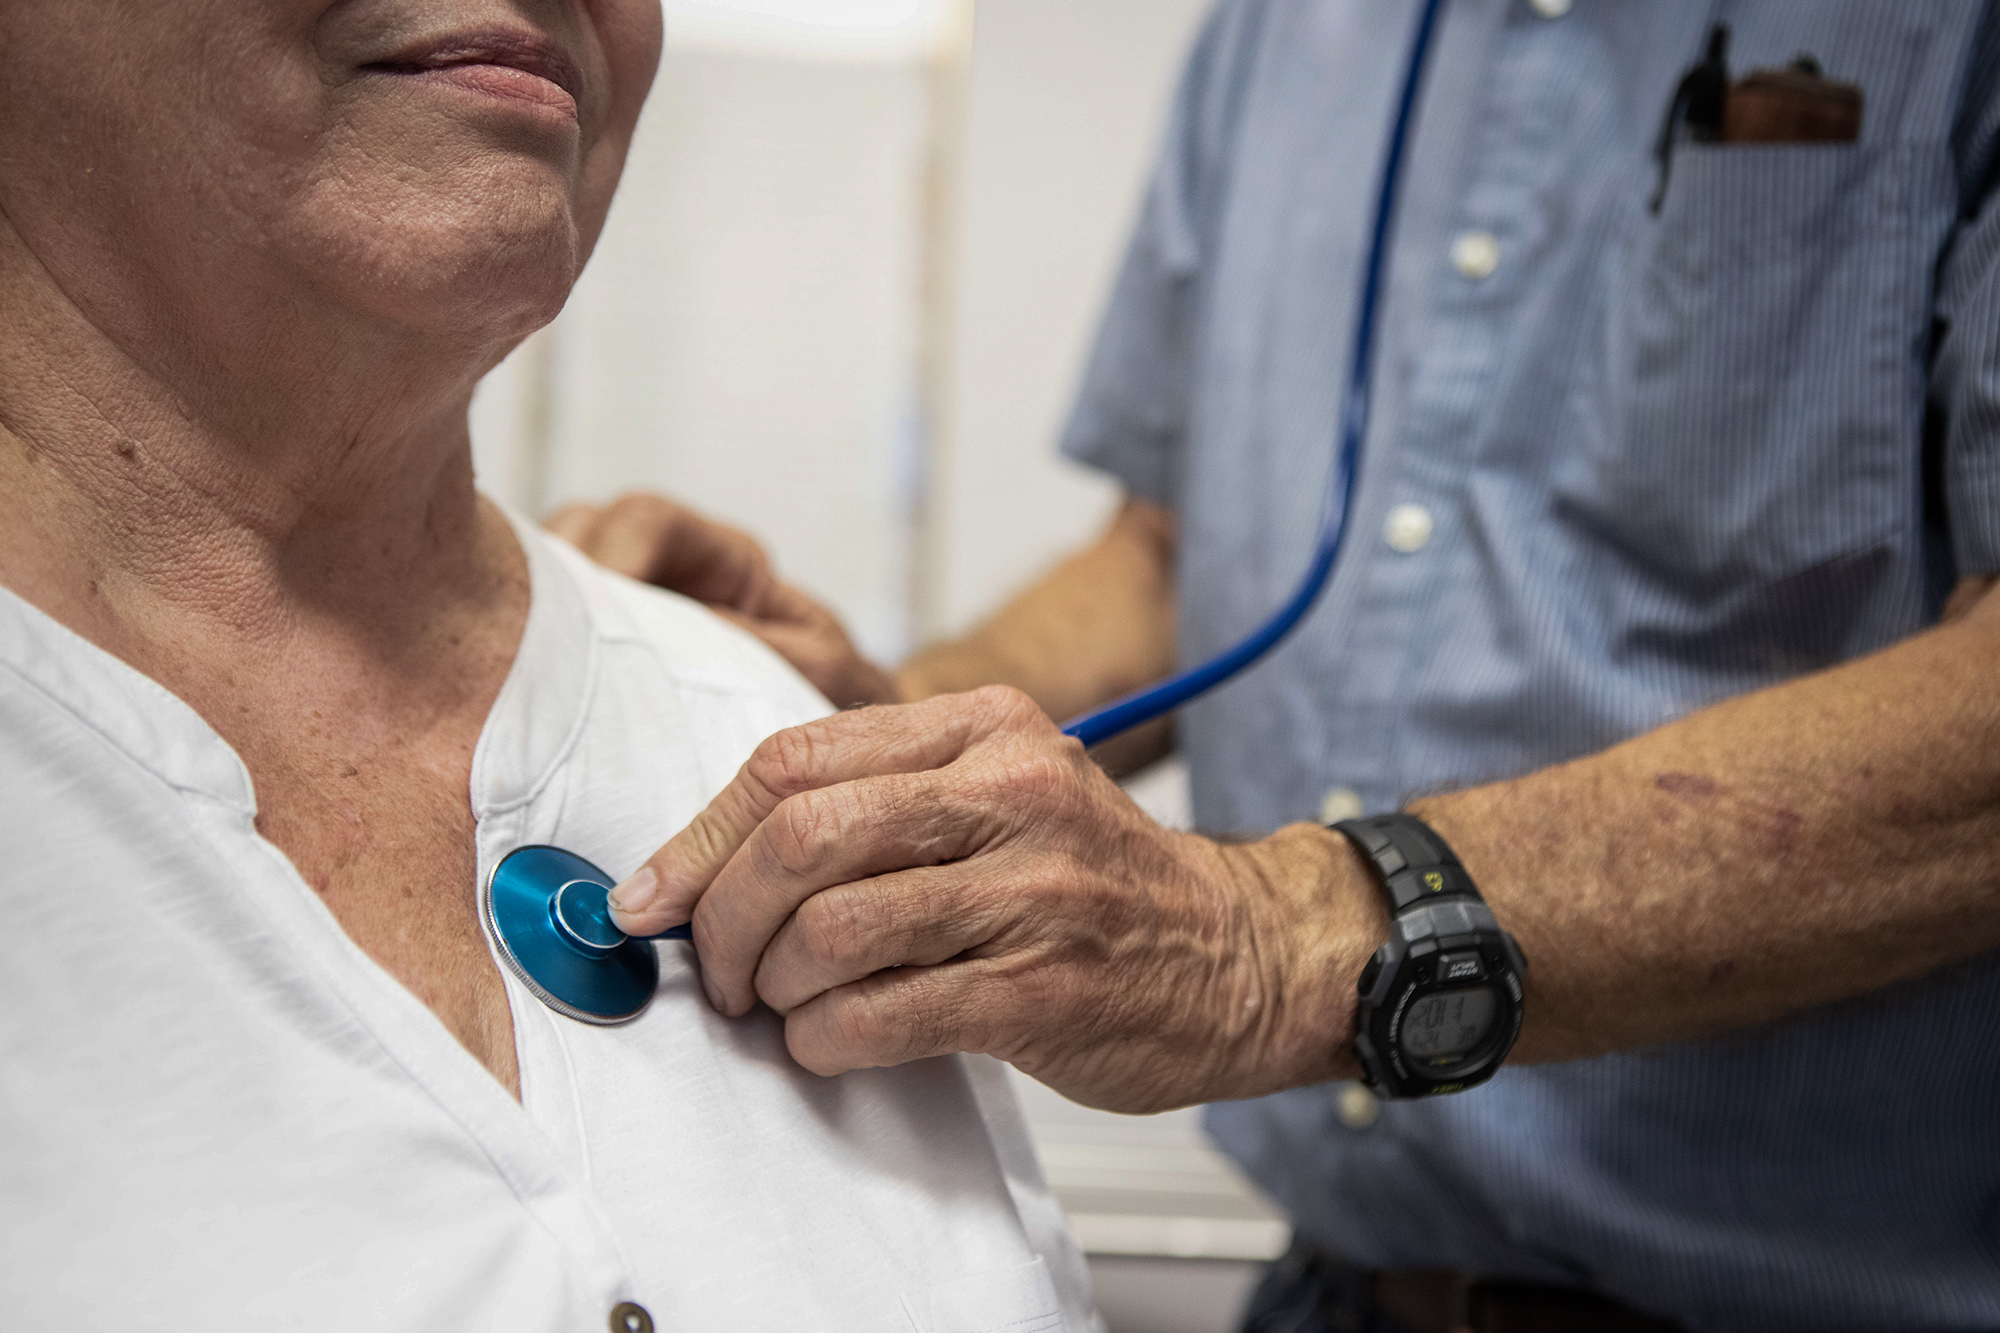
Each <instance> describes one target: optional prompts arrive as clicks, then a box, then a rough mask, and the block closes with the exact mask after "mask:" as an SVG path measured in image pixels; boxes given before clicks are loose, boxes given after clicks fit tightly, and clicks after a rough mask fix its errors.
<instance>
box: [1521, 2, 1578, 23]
mask: <svg viewBox="0 0 2000 1333" xmlns="http://www.w3.org/2000/svg"><path fill="white" fill-rule="evenodd" d="M1572 3H1574V0H1528V8H1530V9H1532V10H1534V11H1535V12H1536V13H1537V14H1540V15H1541V16H1542V17H1543V18H1545V19H1559V18H1561V17H1562V16H1563V15H1565V14H1567V13H1569V7H1570V5H1571V4H1572Z"/></svg>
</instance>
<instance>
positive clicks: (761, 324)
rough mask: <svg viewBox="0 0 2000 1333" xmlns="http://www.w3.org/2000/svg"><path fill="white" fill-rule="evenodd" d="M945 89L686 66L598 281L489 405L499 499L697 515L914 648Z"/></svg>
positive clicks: (873, 628)
mask: <svg viewBox="0 0 2000 1333" xmlns="http://www.w3.org/2000/svg"><path fill="white" fill-rule="evenodd" d="M925 88H926V82H925V79H924V75H923V71H922V67H921V66H920V65H918V64H915V63H912V62H908V61H903V62H891V63H884V62H859V61H842V62H830V61H808V60H799V59H772V58H768V57H760V56H757V55H754V54H740V53H735V52H729V51H718V50H713V49H708V48H700V49H694V50H687V49H680V48H670V49H669V51H668V52H667V55H666V57H665V59H664V61H663V63H662V66H661V70H660V76H659V81H658V83H657V84H656V85H655V88H654V92H653V95H652V98H651V100H650V101H649V102H648V104H647V108H646V111H645V115H644V117H643V119H642V120H641V122H640V126H639V132H638V135H637V137H636V139H635V142H634V145H633V151H632V155H631V159H630V162H629V164H628V166H627V168H626V173H625V180H624V182H623V184H622V186H621V187H620V190H619V195H618V199H617V202H616V204H615V206H614V208H613V210H612V214H611V218H610V220H609V222H608V223H607V225H606V229H605V234H604V237H603V239H602V241H601V242H600V243H599V246H598V250H597V254H596V255H595V257H594V258H593V259H592V261H591V264H590V267H589V268H588V270H586V272H585V274H584V277H583V280H582V281H581V282H580V283H579V284H578V286H577V289H576V292H575V293H574V295H573V296H572V297H571V299H570V303H569V305H568V307H567V308H566V309H565V310H564V312H563V314H562V316H561V318H560V319H558V320H557V321H556V323H555V325H553V326H552V327H551V328H550V329H549V330H548V331H546V333H545V334H543V335H541V344H540V345H539V346H538V345H537V344H535V343H530V344H529V345H528V346H526V347H524V348H523V349H522V351H521V352H517V353H516V355H515V357H514V358H512V359H511V360H510V364H509V365H508V366H507V367H506V368H505V371H506V373H505V374H503V375H501V376H499V377H497V378H496V379H494V380H493V381H492V382H491V383H489V384H488V385H487V386H485V388H484V389H483V390H482V401H481V403H480V404H479V407H480V412H479V414H478V415H477V416H476V417H475V432H476V438H477V439H478V440H479V442H480V444H481V446H482V453H481V456H480V463H481V466H482V470H483V472H484V473H485V474H486V475H487V476H488V477H489V478H490V483H491V484H493V485H494V486H495V488H496V489H498V490H500V491H501V492H502V493H503V494H504V495H505V496H506V497H507V498H508V499H510V500H512V501H513V502H514V503H516V504H517V505H519V506H521V507H523V508H526V509H528V510H530V511H533V512H537V513H539V512H544V511H546V509H548V508H550V507H552V506H554V505H555V504H558V503H561V502H563V501H566V500H570V499H602V498H606V497H608V496H611V495H615V494H617V493H619V492H621V491H624V490H628V489H631V488H634V487H643V488H649V489H654V490H659V491H663V492H666V493H669V494H673V495H677V496H680V497H683V498H684V499H686V500H688V501H689V502H691V503H693V504H695V505H697V506H698V507H700V508H702V509H705V510H707V511H709V512H711V513H713V514H715V515H717V516H718V517H720V518H723V519H725V520H726V521H728V522H731V523H734V524H736V525H738V526H740V527H743V528H746V529H748V530H750V531H751V532H753V533H755V534H756V535H757V536H758V537H760V538H761V539H762V540H763V541H764V542H765V544H766V545H767V546H768V547H769V548H770V549H771V550H772V552H773V554H774V556H775V557H776V559H777V560H778V563H779V566H780V568H782V569H784V570H786V571H787V572H788V574H789V575H790V576H791V577H792V578H794V579H795V580H797V581H798V582H800V583H801V584H803V585H804V586H806V587H807V588H808V589H809V590H810V591H812V592H814V593H817V594H819V595H820V596H821V597H823V598H824V599H826V600H828V601H829V602H831V603H832V604H833V605H835V606H836V607H837V608H838V609H839V610H840V611H841V612H842V613H843V614H844V615H845V616H846V617H847V619H848V621H849V623H850V625H851V626H852V627H853V628H854V629H855V631H856V632H857V635H858V637H859V639H860V641H861V642H862V643H863V645H864V646H865V647H867V648H868V649H870V650H872V651H874V652H876V653H879V654H884V655H895V654H897V653H900V652H901V651H903V650H904V648H905V646H906V644H907V639H908V610H909V608H908V596H907V592H906V584H907V576H906V573H905V567H906V562H907V560H908V556H909V530H910V522H911V520H910V515H909V506H910V503H911V496H910V494H909V488H908V484H907V476H908V474H909V472H910V460H909V458H908V454H909V452H910V450H911V448H912V447H913V445H914V441H913V438H912V436H911V433H910V431H911V412H912V404H913V397H914V392H915V384H914V378H913V377H914V369H913V367H914V364H915V347H916V337H917V329H916V306H915V296H914V293H915V284H916V277H915V266H916V262H917V256H918V253H919V242H920V236H919V214H918V211H917V208H916V202H917V200H918V198H919V192H920V183H921V175H920V167H921V164H922V161H923V152H924V148H925V140H924V133H925V116H926V95H925ZM538 354H539V355H541V356H543V357H545V358H546V359H547V362H548V366H547V369H548V372H549V373H548V377H547V379H546V380H544V381H543V384H544V388H545V393H546V398H547V403H546V409H545V412H546V419H547V430H548V438H547V450H546V456H545V457H544V458H543V459H541V460H540V461H539V462H533V463H530V462H524V461H523V460H524V459H525V458H528V457H529V456H530V452H529V451H528V450H527V449H526V440H525V435H526V433H527V428H526V427H525V426H524V424H523V423H524V421H525V420H526V411H527V408H528V407H529V405H530V404H529V403H528V402H527V401H524V400H526V399H531V398H532V396H533V387H534V384H535V382H536V379H537V377H536V376H535V375H534V374H533V373H532V370H533V367H532V364H531V363H532V359H533V358H534V357H535V356H536V355H538ZM517 363H518V364H517Z"/></svg>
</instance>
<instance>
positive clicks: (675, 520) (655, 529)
mask: <svg viewBox="0 0 2000 1333" xmlns="http://www.w3.org/2000/svg"><path fill="white" fill-rule="evenodd" d="M547 526H548V529H549V531H550V532H553V533H554V534H555V535H556V536H558V537H561V538H562V539H563V540H565V541H567V542H569V543H570V544H571V545H572V546H575V547H576V548H577V549H578V550H579V551H582V552H583V553H584V554H585V555H587V556H589V557H590V558H591V559H592V560H595V561H596V562H597V563H598V564H600V565H603V566H605V567H606V568H607V569H612V570H615V571H617V572H618V573H620V574H623V575H625V576H626V577H627V578H633V579H638V580H639V581H640V582H642V583H650V584H653V585H654V586H655V587H660V588H665V589H667V590H669V591H671V592H677V593H680V594H681V595H682V596H684V597H691V598H693V599H694V600H695V601H698V602H701V603H703V604H704V605H706V606H707V607H708V608H709V609H710V610H713V611H715V612H716V613H718V614H719V615H722V616H724V617H726V618H727V619H729V620H732V621H734V622H735V623H736V624H738V625H740V626H742V627H743V628H744V629H746V630H748V631H750V632H751V633H752V634H754V635H756V636H757V637H758V638H760V639H762V640H763V641H764V642H765V643H766V644H767V645H768V646H769V647H770V648H771V649H772V650H773V651H775V652H776V653H777V654H778V655H779V656H780V657H783V658H784V659H785V660H786V661H787V662H790V663H791V664H792V666H793V668H794V669H795V670H797V671H798V673H799V674H800V675H802V676H804V677H805V678H806V679H807V680H809V681H811V682H812V683H813V685H814V687H815V688H817V689H818V690H819V692H820V693H821V694H824V695H825V696H826V697H827V698H828V699H830V700H832V701H833V703H834V704H835V705H836V706H837V707H842V708H846V707H851V706H853V705H855V704H873V703H894V702H898V701H899V700H900V699H901V697H902V696H901V694H900V693H899V692H898V690H897V686H896V680H895V678H894V677H893V676H892V675H890V674H889V673H888V672H887V671H884V670H883V669H882V668H881V667H878V666H876V665H875V664H874V663H873V662H870V661H869V660H868V659H867V658H865V657H863V656H862V655H861V654H860V653H859V652H858V651H857V650H856V649H855V647H854V641H853V640H852V639H850V638H848V636H847V631H846V629H845V628H843V627H842V625H841V623H840V621H839V620H838V619H837V618H836V617H835V616H834V614H833V613H832V612H831V611H829V610H827V609H826V608H825V607H823V606H821V605H820V604H819V603H818V602H817V601H814V600H813V599H812V598H811V597H810V596H808V595H807V594H805V593H804V592H801V591H800V590H799V589H797V588H795V587H793V586H792V585H790V584H788V583H785V582H782V581H781V580H780V579H779V578H778V577H777V575H776V574H775V573H774V572H773V571H772V569H771V560H770V557H769V556H768V555H766V554H765V551H764V548H763V546H762V545H760V544H759V543H758V541H757V539H756V538H754V537H752V536H750V535H749V534H748V533H746V532H739V531H738V530H737V529H735V528H732V527H729V526H727V525H726V524H722V523H718V522H716V521H715V520H714V519H711V518H708V517H706V516H705V515H702V514H698V513H696V512H695V511H694V510H692V509H689V508H688V507H687V506H686V505H683V504H679V503H677V502H675V501H673V500H669V499H667V498H666V497H664V496H659V495H647V494H644V493H642V492H633V493H631V494H627V495H623V496H620V497H619V498H618V499H616V500H614V501H612V502H611V503H610V504H608V505H592V504H571V505H565V506H563V507H562V508H561V509H558V510H557V511H556V512H555V513H553V514H551V515H550V516H549V519H548V525H547Z"/></svg>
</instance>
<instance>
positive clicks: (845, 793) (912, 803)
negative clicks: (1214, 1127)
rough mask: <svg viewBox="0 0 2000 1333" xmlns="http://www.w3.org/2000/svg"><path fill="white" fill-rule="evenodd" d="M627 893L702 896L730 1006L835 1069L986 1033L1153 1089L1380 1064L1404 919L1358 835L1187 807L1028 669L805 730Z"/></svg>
mask: <svg viewBox="0 0 2000 1333" xmlns="http://www.w3.org/2000/svg"><path fill="white" fill-rule="evenodd" d="M648 872H650V873H648ZM612 906H613V909H614V915H615V916H616V918H617V920H618V922H619V924H620V926H622V927H623V928H624V929H626V930H628V931H630V932H632V933H635V934H650V933H653V932H655V931H658V930H662V929H665V928H666V927H667V926H669V925H673V924H677V923H679V922H682V921H686V920H688V919H689V918H690V916H691V917H692V919H693V922H694V938H695V945H696V948H697V949H698V950H699V952H700V955H701V963H702V973H703V984H704V985H705V986H706V987H707V989H708V992H709V997H710V999H711V1001H712V1002H713V1003H714V1004H715V1005H716V1007H717V1008H718V1009H720V1010H722V1011H723V1012H725V1013H728V1014H733V1015H740V1014H743V1013H746V1012H748V1011H749V1010H750V1009H752V1008H753V1007H754V1006H755V1005H756V1004H757V1003H758V1002H759V1001H761V1002H763V1003H765V1004H767V1005H769V1006H770V1007H771V1008H772V1009H774V1010H776V1011H777V1012H778V1013H779V1014H781V1015H783V1016H784V1019H785V1037H786V1043H787V1045H788V1046H789V1047H790V1049H791V1052H792V1055H793V1057H794V1058H796V1059H797V1060H798V1061H799V1063H800V1064H802V1065H804V1066H805V1067H806V1068H808V1069H811V1070H813V1071H815V1072H817V1073H820V1074H829V1075H830V1074H837V1073H841V1072H844V1071H846V1070H850V1069H858V1068H867V1067H873V1066H883V1065H895V1064H901V1063H903V1062H905V1061H910V1060H918V1059H923V1058H925V1057H928V1056H935V1055H942V1054H946V1053H950V1052H955V1051H979V1052H985V1053H988V1054H991V1055H995V1056H997V1057H999V1058H1001V1059H1003V1060H1006V1061H1008V1062H1009V1063H1011V1064H1013V1065H1015V1066H1017V1067H1018V1068H1020V1069H1021V1070H1023V1071H1024V1072H1026V1073H1028V1074H1030V1075H1032V1076H1033V1077H1035V1078H1038V1079H1040V1080H1042V1081H1043V1082H1044V1083H1047V1084H1048V1085H1050V1086H1051V1087H1053V1088H1055V1089H1057V1090H1058V1091H1060V1092H1062V1093H1063V1094H1065V1095H1066V1096H1068V1097H1070V1098H1072V1099H1074V1100H1077V1101H1081V1102H1084V1103H1087V1104H1089V1105H1093V1106H1099V1107H1104V1108H1107V1109H1112V1110H1120V1111H1130V1112H1143V1111H1156V1110H1164V1109H1167V1108H1170V1107H1174V1106H1183V1105H1187V1104H1190V1103H1193V1102H1199V1101H1210V1100H1215V1099H1219V1098H1236V1097H1248V1096H1254V1095H1257V1094H1259V1093H1263V1092H1268V1091H1273V1090H1276V1089H1278V1088H1282V1087H1289V1086H1294V1085H1296V1084H1299V1083H1303V1082H1315V1081H1320V1080H1323V1079H1330V1078H1340V1077H1351V1076H1353V1075H1354V1074H1355V1072H1356V1070H1355V1069H1354V1068H1353V1066H1352V1063H1351V1058H1350V1056H1349V1055H1348V1052H1347V1045H1348V1043H1347V1041H1346V1034H1347V1033H1348V1032H1349V1031H1351V1029H1352V1022H1353V1003H1354V978H1355V977H1356V976H1357V975H1359V973H1360V970H1361V967H1362V964H1363V963H1364V962H1365V961H1366V960H1367V958H1368V955H1369V953H1370V952H1371V951H1372V950H1373V949H1374V947H1375V946H1376V944H1377V943H1379V942H1380V941H1381V939H1382V938H1383V936H1384V935H1385V933H1386V930H1387V922H1386V917H1385V916H1384V914H1383V911H1382V908H1381V907H1380V906H1379V905H1378V903H1377V900H1376V895H1375V894H1374V892H1373V891H1372V890H1371V888H1370V886H1369V882H1368V880H1367V879H1366V877H1365V876H1364V874H1363V872H1362V870H1361V868H1360V866H1359V863H1358V861H1357V860H1356V859H1355V857H1354V855H1353V854H1352V853H1351V852H1350V851H1348V850H1347V847H1346V844H1345V842H1344V841H1343V840H1342V839H1340V838H1339V837H1338V836H1337V835H1335V834H1332V833H1329V832H1328V831H1326V830H1324V829H1321V828H1318V827H1316V826H1311V825H1294V826H1292V827H1290V828H1287V829H1283V830H1280V831H1279V832H1278V833H1276V834H1274V835H1272V836H1271V837H1269V838H1265V839H1263V840H1261V841H1258V842H1249V843H1243V844H1238V845H1231V844H1227V843H1222V842H1217V841H1213V840H1210V839H1207V838H1202V837H1198V836H1195V835H1193V834H1187V833H1178V832H1175V831H1173V830H1170V829H1167V828H1164V827H1162V826H1161V825H1159V824H1158V823H1156V822H1154V821H1153V820H1152V819H1150V818H1149V817H1148V816H1146V815H1145V814H1144V813H1143V812H1142V811H1141V810H1140V809H1139V808H1138V807H1137V806H1136V805H1135V804H1133V802H1132V801H1131V799H1130V798H1129V797H1127V796H1126V795H1125V793H1124V792H1123V791H1121V790H1120V789H1119V788H1118V786H1117V785H1116V784H1115V783H1113V782H1112V781H1111V780H1110V779H1109V778H1108V777H1106V776H1105V775H1104V773H1103V772H1102V771H1101V770H1100V769H1099V768H1098V767H1097V765H1095V764H1094V763H1092V762H1091V760H1090V759H1089V758H1088V757H1087V756H1086V755H1085V753H1084V750H1083V747H1082V746H1081V745H1080V744H1078V743H1077V742H1076V741H1074V740H1072V739H1070V738H1068V737H1066V736H1064V735H1062V733H1061V732H1059V731H1058V730H1057V729H1056V727H1055V726H1054V724H1052V723H1051V722H1050V721H1049V719H1048V716H1047V715H1046V714H1045V713H1044V712H1043V711H1042V710H1041V709H1040V708H1038V707H1036V705H1035V704H1034V702H1033V701H1032V700H1030V699H1029V698H1028V697H1027V696H1026V695H1024V694H1021V693H1020V692H1018V691H1015V690H1011V689H1006V688H1002V687H990V688H987V689H982V690H978V691H975V692H973V693H971V694H959V695H943V696H939V697H936V698H933V699H928V700H925V701H923V702H921V703H913V704H906V705H901V706H894V707H884V708H866V709H861V710H858V711H854V712H848V713H842V714H836V715H834V716H832V717H828V718H824V719H821V720H819V721H817V722H812V723H809V724H807V725H805V726H802V727H795V728H792V729H790V730H788V731H783V732H779V733H778V734H777V735H774V736H772V737H771V738H770V739H768V740H767V741H765V742H764V743H763V745H762V746H760V747H759V748H758V750H757V752H756V753H755V754H754V755H753V756H752V757H751V759H750V760H749V761H748V762H747V763H746V764H745V765H744V766H743V769H742V770H741V772H739V773H738V774H737V776H736V778H735V779H734V781H732V782H731V783H730V785H729V786H728V787H726V788H725V789H724V790H723V791H722V792H721V793H720V794H719V795H718V796H717V797H716V798H715V800H714V801H713V802H711V803H710V805H709V806H708V808H707V809H706V810H705V811H704V812H703V813H702V814H701V815H700V816H698V817H697V818H696V819H695V820H694V822H693V823H691V824H690V825H689V826H688V827H687V828H686V829H685V830H683V831H682V832H681V833H680V834H678V835H677V836H675V838H674V839H673V840H672V841H671V842H669V843H668V844H667V845H666V846H665V847H663V848H661V849H660V851H659V852H657V853H656V854H655V855H654V856H653V857H652V859H651V860H650V861H649V862H648V863H647V866H646V867H643V868H642V869H641V870H640V871H639V872H637V873H635V874H634V875H633V876H631V877H630V878H628V879H627V880H626V881H625V882H624V883H623V884H621V885H620V886H619V888H618V889H617V890H616V891H615V892H614V893H613V896H612Z"/></svg>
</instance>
